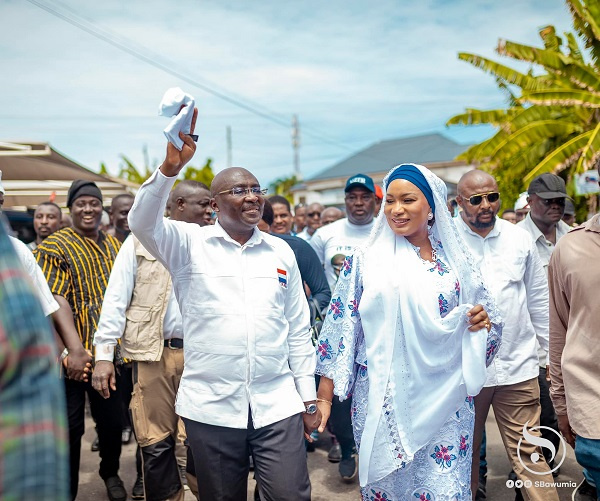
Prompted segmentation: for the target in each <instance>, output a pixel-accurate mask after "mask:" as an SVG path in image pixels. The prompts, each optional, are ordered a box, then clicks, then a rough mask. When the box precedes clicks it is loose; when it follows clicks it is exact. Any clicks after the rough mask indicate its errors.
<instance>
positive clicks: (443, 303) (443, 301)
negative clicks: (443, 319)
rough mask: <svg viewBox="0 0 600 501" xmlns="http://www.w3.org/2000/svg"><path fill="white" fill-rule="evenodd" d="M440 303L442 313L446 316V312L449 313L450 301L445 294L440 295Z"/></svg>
mask: <svg viewBox="0 0 600 501" xmlns="http://www.w3.org/2000/svg"><path fill="white" fill-rule="evenodd" d="M438 304H439V306H440V315H442V316H444V315H445V314H446V313H448V301H447V300H446V298H445V297H444V295H443V294H440V295H439V296H438Z"/></svg>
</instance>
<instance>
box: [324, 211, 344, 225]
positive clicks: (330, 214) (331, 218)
mask: <svg viewBox="0 0 600 501" xmlns="http://www.w3.org/2000/svg"><path fill="white" fill-rule="evenodd" d="M343 217H344V212H343V211H342V210H341V209H338V208H337V207H327V209H325V210H324V211H323V212H322V213H321V226H327V225H328V224H331V223H333V222H335V221H337V220H338V219H342V218H343Z"/></svg>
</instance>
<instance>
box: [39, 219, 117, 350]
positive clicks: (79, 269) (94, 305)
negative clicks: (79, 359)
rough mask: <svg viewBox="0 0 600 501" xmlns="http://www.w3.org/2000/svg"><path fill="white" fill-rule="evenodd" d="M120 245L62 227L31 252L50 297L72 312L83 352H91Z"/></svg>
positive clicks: (102, 235)
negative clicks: (63, 302)
mask: <svg viewBox="0 0 600 501" xmlns="http://www.w3.org/2000/svg"><path fill="white" fill-rule="evenodd" d="M120 247H121V242H119V241H118V240H117V239H116V238H115V237H113V236H111V235H108V234H106V233H105V232H103V231H100V238H99V241H98V242H95V241H94V240H92V239H91V238H86V237H83V236H81V235H79V234H78V233H77V232H76V231H75V230H73V229H72V228H64V229H62V230H60V231H57V232H55V233H53V234H52V235H50V236H49V237H48V238H46V239H45V240H44V241H43V242H42V243H41V244H40V245H39V246H38V247H37V249H35V250H34V251H33V253H34V255H35V257H36V259H37V262H38V264H39V265H40V267H41V268H42V271H43V273H44V276H45V277H46V280H47V281H48V285H49V286H50V290H51V291H52V293H53V294H56V295H59V296H63V297H64V298H65V299H66V300H67V301H68V302H69V304H70V305H71V308H72V309H73V316H74V320H75V327H76V329H77V332H78V333H79V337H80V338H81V342H82V343H83V346H84V348H85V349H86V350H92V342H93V340H94V333H95V332H96V328H97V327H98V320H99V318H100V310H101V308H102V301H103V299H104V291H105V290H106V286H107V285H108V278H109V276H110V271H111V270H112V267H113V264H114V262H115V257H116V256H117V252H119V248H120Z"/></svg>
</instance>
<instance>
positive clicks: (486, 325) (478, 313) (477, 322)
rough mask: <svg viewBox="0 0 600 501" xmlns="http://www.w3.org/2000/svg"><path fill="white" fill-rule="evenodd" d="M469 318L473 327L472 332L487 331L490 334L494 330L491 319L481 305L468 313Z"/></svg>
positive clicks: (470, 328)
mask: <svg viewBox="0 0 600 501" xmlns="http://www.w3.org/2000/svg"><path fill="white" fill-rule="evenodd" d="M467 317H469V323H470V324H471V327H469V330H470V331H471V332H477V331H478V330H481V329H486V330H487V331H488V332H490V330H491V329H492V324H491V323H490V317H489V316H488V314H487V311H485V310H484V309H483V306H481V305H480V304H476V305H475V306H473V308H471V309H470V310H469V312H468V313H467Z"/></svg>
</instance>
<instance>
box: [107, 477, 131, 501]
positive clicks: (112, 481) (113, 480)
mask: <svg viewBox="0 0 600 501" xmlns="http://www.w3.org/2000/svg"><path fill="white" fill-rule="evenodd" d="M104 485H106V493H107V494H108V499H110V501H126V500H127V492H126V491H125V487H123V481H122V480H121V479H120V478H119V477H118V475H115V476H114V477H108V478H106V479H104Z"/></svg>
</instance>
